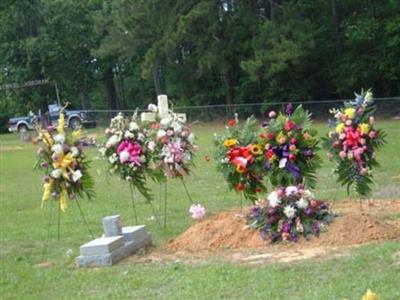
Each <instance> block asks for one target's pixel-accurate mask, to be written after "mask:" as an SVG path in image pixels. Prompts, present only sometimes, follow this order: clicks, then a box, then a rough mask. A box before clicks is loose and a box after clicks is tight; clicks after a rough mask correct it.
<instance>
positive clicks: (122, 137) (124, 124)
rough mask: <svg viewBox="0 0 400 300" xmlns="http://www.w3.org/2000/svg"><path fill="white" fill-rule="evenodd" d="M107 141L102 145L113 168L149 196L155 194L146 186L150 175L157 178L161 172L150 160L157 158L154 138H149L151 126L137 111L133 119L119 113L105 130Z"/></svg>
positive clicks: (101, 150)
mask: <svg viewBox="0 0 400 300" xmlns="http://www.w3.org/2000/svg"><path fill="white" fill-rule="evenodd" d="M105 133H106V137H107V141H106V142H105V143H104V145H102V146H101V147H100V149H99V151H100V152H101V154H102V155H103V156H104V157H105V158H106V159H107V161H108V162H109V165H110V172H112V173H117V174H119V175H120V177H121V179H123V180H125V181H127V182H129V184H131V185H132V186H134V187H136V188H137V190H138V191H139V192H140V193H141V194H142V195H143V196H144V197H145V198H146V199H148V200H150V199H151V198H152V196H151V195H150V191H149V189H148V188H147V187H146V178H147V177H152V178H154V179H157V178H156V177H155V176H154V174H156V173H157V172H156V171H155V170H154V168H152V166H151V164H150V162H151V161H153V160H154V159H155V156H156V155H157V153H154V141H153V140H151V139H150V138H149V135H148V129H146V127H145V126H143V124H140V123H138V120H137V117H136V114H135V115H134V116H133V117H132V119H131V120H127V119H125V118H124V116H123V115H122V114H118V115H117V116H116V117H115V118H113V119H111V124H110V127H109V128H107V129H106V130H105Z"/></svg>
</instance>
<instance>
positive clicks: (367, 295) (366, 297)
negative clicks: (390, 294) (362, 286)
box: [361, 289, 379, 300]
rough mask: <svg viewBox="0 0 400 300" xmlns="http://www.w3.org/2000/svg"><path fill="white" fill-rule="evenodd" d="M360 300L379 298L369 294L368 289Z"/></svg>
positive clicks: (371, 293)
mask: <svg viewBox="0 0 400 300" xmlns="http://www.w3.org/2000/svg"><path fill="white" fill-rule="evenodd" d="M361 300H379V296H378V295H377V294H375V293H373V292H371V290H370V289H368V290H367V292H366V293H365V295H364V296H363V297H362V298H361Z"/></svg>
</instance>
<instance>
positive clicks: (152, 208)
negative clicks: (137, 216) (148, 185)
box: [149, 201, 162, 229]
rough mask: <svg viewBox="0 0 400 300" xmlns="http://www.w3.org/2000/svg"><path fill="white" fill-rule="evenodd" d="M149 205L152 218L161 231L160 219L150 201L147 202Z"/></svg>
mask: <svg viewBox="0 0 400 300" xmlns="http://www.w3.org/2000/svg"><path fill="white" fill-rule="evenodd" d="M149 204H150V206H151V210H152V211H153V215H154V217H155V218H156V219H157V223H158V226H159V227H160V229H161V228H162V225H161V221H160V218H159V216H158V214H157V213H156V210H155V208H154V205H153V203H152V202H151V201H149Z"/></svg>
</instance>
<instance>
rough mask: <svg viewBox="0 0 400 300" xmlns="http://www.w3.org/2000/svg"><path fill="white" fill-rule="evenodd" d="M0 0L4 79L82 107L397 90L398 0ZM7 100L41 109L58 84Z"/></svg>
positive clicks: (15, 109)
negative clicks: (41, 83)
mask: <svg viewBox="0 0 400 300" xmlns="http://www.w3.org/2000/svg"><path fill="white" fill-rule="evenodd" d="M0 6H1V9H0V23H1V24H2V26H1V28H0V66H1V70H2V71H1V72H0V82H1V83H13V82H24V81H28V80H34V79H42V78H50V79H52V80H57V82H58V85H59V88H60V92H61V96H62V98H64V99H68V100H69V101H71V102H72V103H73V104H74V106H76V107H79V106H83V107H84V108H87V107H90V106H91V107H93V108H105V107H107V105H109V104H110V103H108V101H110V100H109V98H110V97H111V98H117V99H114V100H115V103H114V104H113V105H114V106H116V107H114V108H124V107H128V108H134V107H137V106H142V105H145V104H148V103H149V102H150V101H151V100H150V99H152V98H154V94H155V93H160V92H163V93H166V94H168V95H170V96H171V97H172V98H174V99H176V101H177V103H178V104H180V105H189V104H190V105H200V104H203V105H204V104H221V103H228V104H229V103H249V102H259V101H261V100H263V101H266V102H272V101H276V99H290V100H293V101H297V100H309V99H314V100H315V99H332V98H338V97H342V95H345V94H349V93H350V92H351V91H352V90H353V87H354V86H360V85H361V84H368V85H369V86H371V87H373V88H374V90H375V92H376V94H378V95H379V96H397V95H398V93H399V92H400V85H399V82H400V80H399V76H400V75H399V74H400V67H399V64H396V63H395V62H396V61H397V58H398V57H399V55H400V54H399V51H400V50H399V49H400V39H399V36H400V25H399V24H400V19H399V18H400V17H399V16H400V14H399V9H400V7H399V4H398V1H380V2H379V1H372V2H371V1H361V0H355V1H339V0H335V1H311V2H310V1H305V0H297V1H280V2H276V1H243V0H239V1H231V0H229V1H227V0H220V1H211V0H202V1H192V0H190V1H188V0H174V1H172V0H171V1H160V0H148V1H143V0H141V1H126V0H113V1H111V0H82V1H74V0H64V1H49V0H32V1H12V0H3V1H1V4H0ZM315 12H318V13H315ZM349 70H351V72H350V73H349ZM106 79H108V80H106ZM109 94H110V95H111V96H110V97H109ZM0 98H1V103H2V102H3V101H13V102H15V105H13V106H6V107H5V109H6V110H7V111H6V112H5V114H7V116H6V117H4V120H6V119H7V117H9V116H10V115H12V114H15V113H16V114H23V113H26V112H27V111H29V110H32V111H37V110H38V109H39V108H41V109H42V111H43V110H44V109H45V107H46V104H48V103H50V102H54V100H55V91H54V88H53V87H52V86H47V87H40V88H36V89H28V90H16V91H10V92H7V93H5V92H1V94H0ZM106 99H108V100H106ZM3 122H4V121H3Z"/></svg>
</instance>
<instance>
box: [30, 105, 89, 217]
mask: <svg viewBox="0 0 400 300" xmlns="http://www.w3.org/2000/svg"><path fill="white" fill-rule="evenodd" d="M64 108H65V107H64ZM64 108H63V109H62V110H61V111H60V115H59V119H58V125H57V126H56V127H54V126H49V127H47V129H46V130H41V129H40V128H39V127H36V130H37V131H38V138H37V140H36V141H35V142H37V143H39V142H41V144H42V145H41V146H40V148H38V150H37V155H38V157H39V158H38V161H37V164H36V166H35V167H36V168H40V169H42V170H44V172H45V175H44V177H43V189H44V191H43V196H42V205H43V203H44V202H45V201H47V200H49V199H50V198H51V197H53V198H54V199H56V200H58V201H59V207H60V210H61V211H63V212H65V211H66V209H67V205H68V200H73V199H76V198H77V196H83V195H86V196H87V197H88V198H91V197H92V196H93V194H94V192H93V180H92V178H91V177H90V175H89V173H88V166H89V161H88V160H87V158H86V156H85V154H84V152H83V147H82V143H81V138H82V131H81V130H80V129H78V130H74V131H73V132H72V133H71V134H68V132H66V131H65V130H64V126H65V120H64V113H63V110H64Z"/></svg>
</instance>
